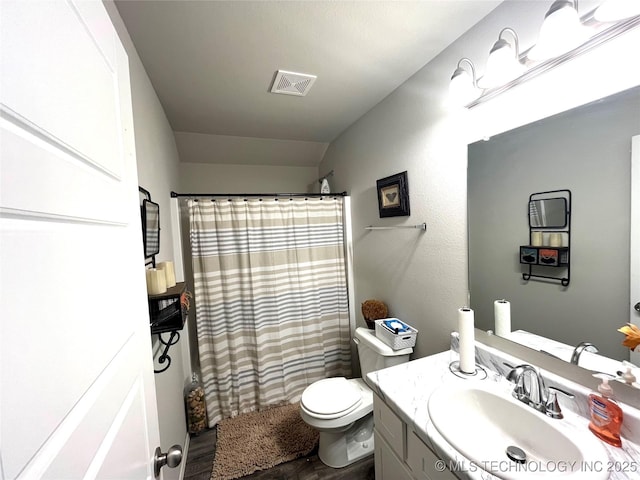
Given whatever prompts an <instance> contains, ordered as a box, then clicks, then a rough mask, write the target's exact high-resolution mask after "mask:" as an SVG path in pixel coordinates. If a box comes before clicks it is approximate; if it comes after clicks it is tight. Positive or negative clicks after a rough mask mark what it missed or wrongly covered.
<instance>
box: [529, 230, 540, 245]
mask: <svg viewBox="0 0 640 480" xmlns="http://www.w3.org/2000/svg"><path fill="white" fill-rule="evenodd" d="M531 245H532V246H534V247H540V246H542V232H531Z"/></svg>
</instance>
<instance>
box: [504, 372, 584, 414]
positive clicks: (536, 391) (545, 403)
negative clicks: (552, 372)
mask: <svg viewBox="0 0 640 480" xmlns="http://www.w3.org/2000/svg"><path fill="white" fill-rule="evenodd" d="M505 365H506V366H507V367H509V368H510V369H511V370H510V371H509V374H508V375H507V380H509V381H510V382H513V383H515V388H514V389H513V396H514V397H515V398H516V399H517V400H519V401H521V402H522V403H526V404H527V405H529V406H530V407H532V408H534V409H536V410H538V411H539V412H541V413H544V414H545V415H547V416H549V417H551V418H563V415H562V410H561V409H560V404H559V403H558V398H557V394H558V393H562V394H563V395H566V396H567V397H569V398H573V395H572V394H570V393H568V392H565V391H564V390H562V389H560V388H556V387H549V388H547V387H546V386H545V384H544V379H543V378H542V375H540V372H538V370H536V368H535V367H533V366H532V365H528V364H526V363H525V364H522V365H518V366H517V367H513V366H511V365H509V364H507V363H505Z"/></svg>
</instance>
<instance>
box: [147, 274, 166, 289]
mask: <svg viewBox="0 0 640 480" xmlns="http://www.w3.org/2000/svg"><path fill="white" fill-rule="evenodd" d="M166 291H167V280H166V278H165V276H164V272H163V271H162V270H157V269H155V268H149V269H148V270H147V293H148V294H149V295H158V294H160V293H164V292H166Z"/></svg>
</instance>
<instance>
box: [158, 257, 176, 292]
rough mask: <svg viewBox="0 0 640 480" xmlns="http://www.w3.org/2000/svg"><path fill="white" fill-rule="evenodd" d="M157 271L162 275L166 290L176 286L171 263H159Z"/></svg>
mask: <svg viewBox="0 0 640 480" xmlns="http://www.w3.org/2000/svg"><path fill="white" fill-rule="evenodd" d="M158 270H161V271H162V272H163V273H164V277H165V280H166V284H167V288H170V287H175V285H176V273H175V269H174V268H173V262H160V263H159V264H158Z"/></svg>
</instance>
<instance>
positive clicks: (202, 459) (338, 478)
mask: <svg viewBox="0 0 640 480" xmlns="http://www.w3.org/2000/svg"><path fill="white" fill-rule="evenodd" d="M215 444H216V429H215V428H212V429H210V430H206V431H205V432H203V433H201V434H200V435H196V436H192V437H191V440H190V443H189V452H188V454H187V465H186V468H185V473H184V480H209V479H210V478H211V467H212V465H213V457H214V455H215ZM242 478H243V480H319V479H326V480H347V479H348V480H374V478H375V474H374V467H373V455H372V456H370V457H367V458H365V459H363V460H360V461H358V462H356V463H354V464H352V465H349V466H348V467H344V468H330V467H327V466H326V465H325V464H324V463H322V462H321V461H320V459H319V458H318V454H317V452H312V453H311V454H310V455H308V456H306V457H302V458H298V459H297V460H293V461H291V462H287V463H283V464H281V465H276V466H275V467H273V468H270V469H269V470H262V471H260V472H255V473H253V474H251V475H247V476H246V477H242Z"/></svg>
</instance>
